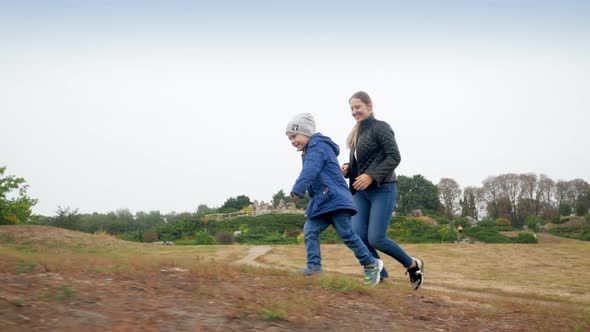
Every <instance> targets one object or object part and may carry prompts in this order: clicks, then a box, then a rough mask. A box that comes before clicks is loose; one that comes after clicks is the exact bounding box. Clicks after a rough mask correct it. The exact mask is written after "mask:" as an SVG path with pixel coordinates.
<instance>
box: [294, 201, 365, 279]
mask: <svg viewBox="0 0 590 332" xmlns="http://www.w3.org/2000/svg"><path fill="white" fill-rule="evenodd" d="M330 225H332V227H334V229H335V230H336V233H338V236H340V238H341V239H342V242H344V244H346V246H347V247H348V248H349V249H350V250H352V251H353V252H354V255H355V256H356V258H357V259H358V261H359V263H361V265H368V264H372V263H374V262H375V259H374V258H373V255H372V254H371V252H370V251H369V249H368V248H367V246H366V245H365V244H364V243H363V241H361V239H360V238H359V237H358V236H357V235H356V234H355V233H354V232H353V230H352V226H351V222H350V212H339V211H336V212H333V213H326V214H323V215H320V216H318V217H315V218H312V219H307V221H306V222H305V225H304V226H303V233H304V234H305V249H307V267H308V268H310V269H311V270H314V271H319V270H321V269H322V257H321V253H320V233H321V232H322V231H324V230H325V229H326V228H328V226H330Z"/></svg>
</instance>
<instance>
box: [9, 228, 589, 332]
mask: <svg viewBox="0 0 590 332" xmlns="http://www.w3.org/2000/svg"><path fill="white" fill-rule="evenodd" d="M402 247H403V248H404V249H405V250H406V251H407V252H408V253H410V254H411V255H415V256H417V257H421V258H422V259H424V261H425V264H426V267H425V273H426V282H425V284H424V287H423V289H420V290H419V291H417V292H414V291H411V290H410V287H409V282H408V281H407V277H406V276H405V275H404V274H403V272H404V271H403V269H402V268H401V267H400V266H399V264H398V263H397V262H395V261H393V260H392V259H390V258H389V257H386V258H385V259H384V260H385V263H386V266H387V267H388V268H389V271H390V275H391V278H390V279H389V280H387V281H386V282H385V283H383V284H380V285H379V286H377V287H375V288H366V287H364V286H362V284H361V281H360V272H361V269H360V267H359V266H358V264H357V263H356V262H355V259H354V256H353V255H352V252H350V251H349V250H348V249H347V248H345V247H344V246H343V245H325V246H322V253H323V261H324V269H325V273H324V274H323V275H320V276H314V277H300V276H298V275H296V274H294V273H293V272H292V271H293V270H295V269H296V268H299V267H302V266H304V264H305V249H304V247H303V246H295V245H293V246H272V247H268V246H243V245H232V246H158V245H153V244H141V243H131V242H125V241H120V240H117V239H114V238H112V237H110V236H105V235H89V234H83V233H79V232H73V231H68V230H63V229H58V228H51V227H43V226H2V227H0V254H1V256H0V257H1V258H0V330H2V331H21V330H27V331H28V330H40V331H56V330H59V331H79V330H85V331H105V330H108V331H129V330H131V331H133V330H144V331H195V330H205V331H207V330H215V331H217V330H224V331H225V330H230V331H231V330H235V331H243V330H259V331H282V330H338V331H364V330H367V331H369V330H370V331H375V330H377V331H415V330H436V331H448V330H452V331H462V330H465V331H479V330H488V331H513V330H525V331H556V330H560V331H588V330H590V295H589V291H588V289H589V287H588V285H590V259H589V257H590V243H588V242H582V241H576V240H569V239H562V238H557V237H554V236H551V235H547V234H539V244H527V245H524V244H523V245H515V244H429V245H402ZM238 262H239V263H238ZM254 264H256V266H255V265H254Z"/></svg>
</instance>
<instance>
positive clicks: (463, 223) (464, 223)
mask: <svg viewBox="0 0 590 332" xmlns="http://www.w3.org/2000/svg"><path fill="white" fill-rule="evenodd" d="M453 225H454V226H455V227H459V226H461V227H463V228H465V227H469V226H470V225H469V220H467V218H466V217H459V218H457V219H453Z"/></svg>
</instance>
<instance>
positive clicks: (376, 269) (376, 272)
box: [363, 259, 383, 287]
mask: <svg viewBox="0 0 590 332" xmlns="http://www.w3.org/2000/svg"><path fill="white" fill-rule="evenodd" d="M381 270H383V261H382V260H380V259H375V265H373V266H365V280H364V282H363V283H364V284H365V285H366V286H371V287H374V286H375V285H377V284H378V283H379V280H381Z"/></svg>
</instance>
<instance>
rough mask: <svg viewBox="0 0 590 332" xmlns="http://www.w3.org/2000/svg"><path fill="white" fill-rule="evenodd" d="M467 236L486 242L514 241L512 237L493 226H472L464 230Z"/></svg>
mask: <svg viewBox="0 0 590 332" xmlns="http://www.w3.org/2000/svg"><path fill="white" fill-rule="evenodd" d="M463 232H464V233H465V235H466V236H468V237H471V238H474V239H476V240H477V241H481V242H486V243H512V239H511V238H509V237H507V236H504V235H502V234H500V233H499V232H498V230H496V229H495V228H491V227H479V226H477V227H470V228H466V229H465V230H463Z"/></svg>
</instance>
